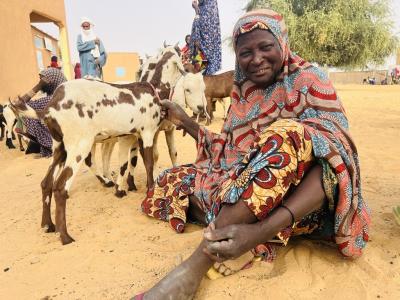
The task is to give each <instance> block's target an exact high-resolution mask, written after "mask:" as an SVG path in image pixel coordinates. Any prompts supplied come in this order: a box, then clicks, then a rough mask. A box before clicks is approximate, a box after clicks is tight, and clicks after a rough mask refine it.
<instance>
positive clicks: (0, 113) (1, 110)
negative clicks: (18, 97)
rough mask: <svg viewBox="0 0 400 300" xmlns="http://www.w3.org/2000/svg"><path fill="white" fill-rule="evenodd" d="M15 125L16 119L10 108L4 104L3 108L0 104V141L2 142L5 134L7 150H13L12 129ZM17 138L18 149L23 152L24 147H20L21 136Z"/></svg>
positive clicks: (13, 138) (13, 135)
mask: <svg viewBox="0 0 400 300" xmlns="http://www.w3.org/2000/svg"><path fill="white" fill-rule="evenodd" d="M16 124H17V117H16V115H15V113H14V111H13V110H12V107H11V106H9V105H7V104H5V105H4V106H3V105H1V104H0V128H1V134H0V141H2V140H3V138H4V132H5V136H6V145H7V147H8V149H15V146H14V144H13V142H12V140H15V134H14V127H15V125H16ZM17 136H18V143H19V149H20V150H21V151H25V149H24V146H23V145H22V138H21V136H20V135H17Z"/></svg>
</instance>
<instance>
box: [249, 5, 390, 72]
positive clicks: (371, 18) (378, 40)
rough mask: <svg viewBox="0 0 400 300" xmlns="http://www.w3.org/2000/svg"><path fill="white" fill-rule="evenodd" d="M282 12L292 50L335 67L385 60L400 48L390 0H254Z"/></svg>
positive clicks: (361, 64)
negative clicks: (395, 32)
mask: <svg viewBox="0 0 400 300" xmlns="http://www.w3.org/2000/svg"><path fill="white" fill-rule="evenodd" d="M255 8H271V9H273V10H275V11H278V12H279V13H281V14H282V15H283V16H284V18H285V22H286V25H287V26H288V31H289V40H290V44H291V45H290V47H291V50H292V51H294V52H296V53H298V54H299V55H300V56H301V57H303V58H304V59H306V60H308V61H312V62H317V63H319V64H321V65H327V66H334V67H347V68H349V67H364V66H366V65H367V64H376V65H378V64H382V63H383V62H384V60H385V58H386V57H388V56H389V55H391V54H393V53H394V52H395V50H396V49H397V47H398V37H397V36H396V35H394V34H393V33H392V32H393V21H392V20H391V15H390V9H389V1H388V0H251V1H249V3H248V5H247V7H246V9H247V10H252V9H255Z"/></svg>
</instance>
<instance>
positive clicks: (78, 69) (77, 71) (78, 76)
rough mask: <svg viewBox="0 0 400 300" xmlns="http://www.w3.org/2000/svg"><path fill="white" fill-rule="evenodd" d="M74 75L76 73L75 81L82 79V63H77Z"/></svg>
mask: <svg viewBox="0 0 400 300" xmlns="http://www.w3.org/2000/svg"><path fill="white" fill-rule="evenodd" d="M74 73H75V79H79V78H82V74H81V64H80V63H76V64H75V67H74Z"/></svg>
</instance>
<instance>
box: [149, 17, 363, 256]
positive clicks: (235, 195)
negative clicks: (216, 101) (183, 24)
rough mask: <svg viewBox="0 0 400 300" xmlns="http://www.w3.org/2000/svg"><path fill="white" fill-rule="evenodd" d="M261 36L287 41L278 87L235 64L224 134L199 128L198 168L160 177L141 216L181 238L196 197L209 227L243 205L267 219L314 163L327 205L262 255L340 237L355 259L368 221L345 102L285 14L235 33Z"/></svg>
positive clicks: (247, 20)
mask: <svg viewBox="0 0 400 300" xmlns="http://www.w3.org/2000/svg"><path fill="white" fill-rule="evenodd" d="M254 29H263V30H269V31H270V32H271V33H272V34H273V35H274V36H275V38H276V39H277V41H278V42H279V44H280V47H281V50H282V59H283V66H282V72H281V74H280V75H278V78H277V81H276V82H275V83H274V84H272V85H271V86H269V87H268V88H266V89H260V88H258V87H256V86H255V85H254V84H253V83H252V82H251V81H249V80H247V79H246V78H245V77H244V76H243V74H242V72H241V71H240V69H239V67H238V66H236V72H235V84H234V87H233V91H232V102H231V106H230V109H229V113H228V117H227V120H226V121H225V123H224V125H223V128H222V131H221V133H220V134H215V133H212V132H210V131H208V130H207V129H206V128H204V127H201V128H200V131H199V136H198V143H197V153H198V154H197V159H196V161H195V163H194V164H191V165H185V166H181V167H176V168H172V169H169V170H165V171H164V172H162V173H161V174H160V176H159V177H158V179H157V181H156V186H155V188H154V190H152V191H149V192H148V195H147V198H146V199H145V200H144V201H143V203H142V210H143V212H144V213H146V214H147V215H149V216H152V217H155V218H157V219H160V220H165V221H168V222H169V223H170V224H171V226H172V228H174V229H175V230H176V231H177V232H183V229H184V224H185V222H186V220H187V219H186V213H187V211H188V206H189V201H188V196H189V195H192V194H194V195H195V196H197V198H198V199H199V200H200V201H201V203H202V208H203V210H204V212H205V213H206V222H211V221H212V220H214V218H215V217H216V216H217V215H218V213H219V211H220V209H221V207H222V205H224V204H234V203H237V202H238V201H244V203H245V204H246V205H247V206H248V207H249V208H250V210H251V211H252V212H253V213H254V215H255V216H256V217H257V218H258V219H259V220H263V219H265V218H268V215H269V214H270V213H271V211H273V209H274V208H275V207H277V206H279V205H280V204H281V203H282V201H284V200H285V198H287V196H288V195H290V193H291V192H292V191H293V188H294V187H295V186H296V185H298V184H299V183H300V182H301V179H302V178H303V176H304V174H305V172H306V171H307V169H308V168H309V167H310V165H312V164H315V163H319V164H321V165H322V167H323V184H324V189H325V193H326V195H327V201H326V202H325V206H324V207H323V208H322V209H321V210H319V211H316V212H314V213H312V214H310V215H308V216H306V217H305V218H304V219H303V220H301V221H300V222H297V223H296V224H294V226H293V227H290V228H286V229H284V230H282V231H281V232H280V233H278V235H277V237H276V239H274V241H269V242H268V243H266V244H265V245H260V246H258V247H257V248H256V252H257V253H259V254H260V253H261V254H262V255H264V257H265V259H266V260H270V259H271V258H272V256H273V253H274V252H273V247H272V246H273V244H274V243H276V242H278V243H281V244H286V243H287V241H288V239H289V237H290V236H291V235H294V234H310V233H313V234H316V235H318V236H325V237H331V238H332V239H334V240H335V242H336V243H337V245H338V249H339V251H340V252H341V253H342V254H343V255H344V256H347V257H357V256H359V255H361V250H362V248H364V247H365V245H366V242H367V241H368V230H369V223H370V216H369V209H368V207H367V206H366V203H365V202H364V200H363V198H362V194H361V183H360V169H359V162H358V155H357V150H356V147H355V145H354V143H353V141H352V139H351V137H350V134H349V127H348V121H347V118H346V116H345V113H344V109H343V106H342V103H341V102H340V100H339V98H338V97H337V95H336V91H335V89H334V88H333V86H332V84H331V82H330V81H329V80H328V78H327V77H326V75H325V74H324V73H323V72H321V71H320V70H319V69H318V68H316V67H314V66H312V65H311V64H309V63H307V62H306V61H304V60H303V59H301V58H300V57H299V56H297V55H294V54H293V53H292V52H291V51H290V50H289V45H288V38H287V31H286V27H285V24H284V22H283V19H282V17H281V16H280V15H278V14H277V13H275V12H273V11H270V10H259V11H253V12H250V13H247V14H246V15H245V16H244V17H242V18H241V19H239V21H238V23H237V24H236V26H235V30H234V41H236V40H237V37H238V36H239V35H240V34H243V33H246V32H250V31H252V30H254Z"/></svg>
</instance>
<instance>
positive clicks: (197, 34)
mask: <svg viewBox="0 0 400 300" xmlns="http://www.w3.org/2000/svg"><path fill="white" fill-rule="evenodd" d="M192 6H193V8H194V10H195V12H196V16H195V18H194V21H193V25H192V34H191V41H190V53H191V57H192V62H193V64H194V65H195V66H196V68H197V69H200V70H202V71H203V74H204V75H212V74H215V73H216V72H217V71H218V70H219V69H221V29H220V23H219V13H218V3H217V0H193V1H192Z"/></svg>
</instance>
